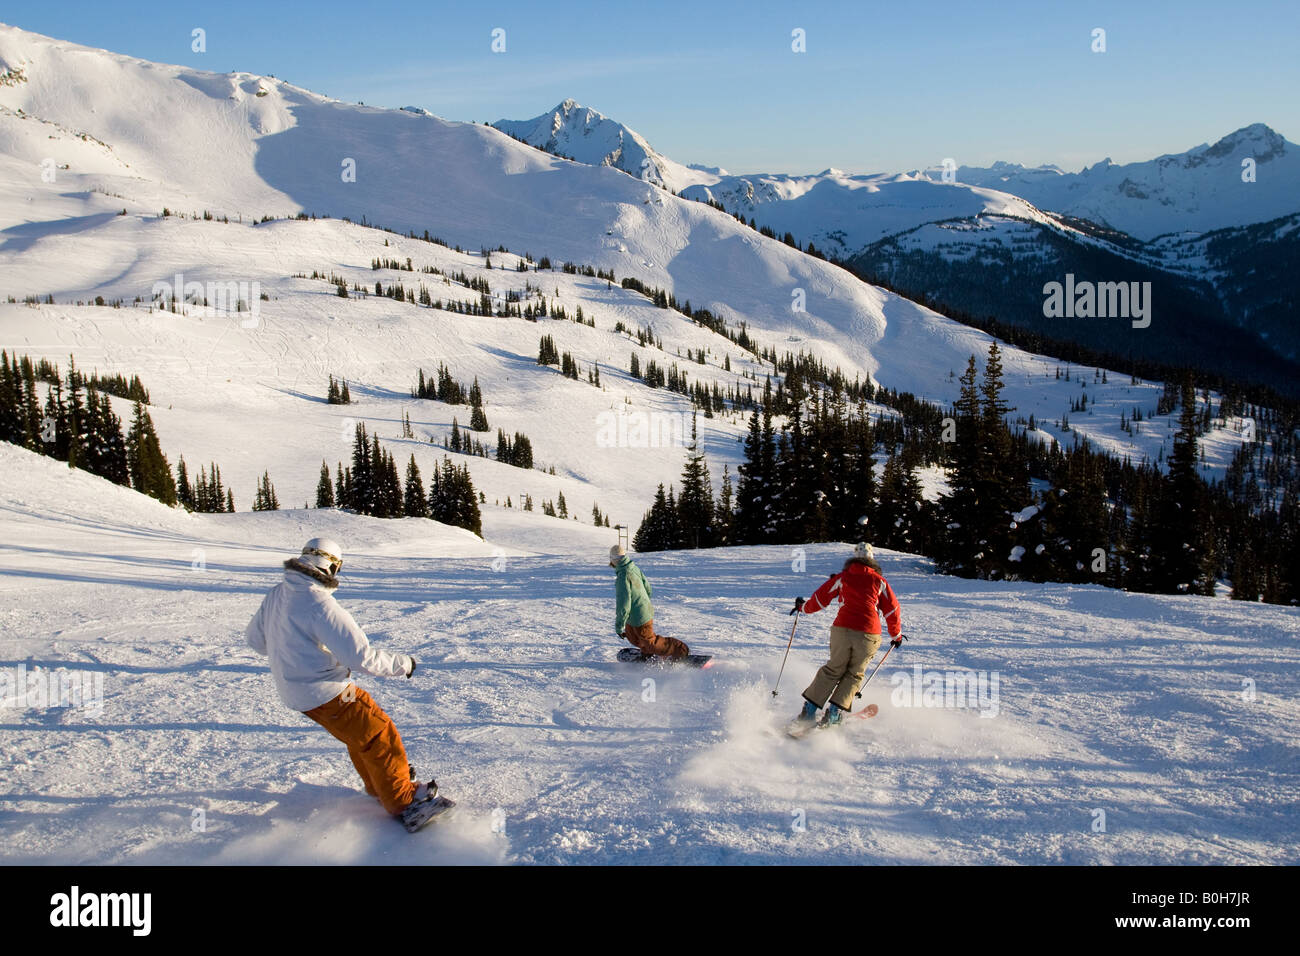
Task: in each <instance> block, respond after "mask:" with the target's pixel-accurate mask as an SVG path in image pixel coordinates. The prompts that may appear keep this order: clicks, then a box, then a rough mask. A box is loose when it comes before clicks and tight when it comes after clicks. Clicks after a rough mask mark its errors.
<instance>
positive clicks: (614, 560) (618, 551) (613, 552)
mask: <svg viewBox="0 0 1300 956" xmlns="http://www.w3.org/2000/svg"><path fill="white" fill-rule="evenodd" d="M625 554H627V548H625V547H623V545H621V544H616V545H614V546H613V547H611V548H610V549H609V564H610V567H613V566H614V565H616V564H618V562H619V559H620V558H622V557H623V555H625Z"/></svg>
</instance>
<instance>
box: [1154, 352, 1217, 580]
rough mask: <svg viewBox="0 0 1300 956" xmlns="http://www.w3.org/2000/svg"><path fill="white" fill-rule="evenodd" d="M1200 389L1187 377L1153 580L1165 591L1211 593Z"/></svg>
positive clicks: (1210, 538)
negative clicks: (1199, 423) (1198, 401)
mask: <svg viewBox="0 0 1300 956" xmlns="http://www.w3.org/2000/svg"><path fill="white" fill-rule="evenodd" d="M1196 434H1197V417H1196V392H1195V390H1194V389H1193V388H1192V383H1191V379H1190V378H1188V379H1186V380H1184V382H1183V386H1182V399H1181V408H1180V411H1179V416H1178V431H1177V433H1176V434H1175V435H1174V451H1173V454H1172V455H1170V456H1169V472H1168V478H1167V480H1166V488H1167V492H1166V494H1165V495H1164V500H1163V501H1162V503H1161V504H1162V507H1161V509H1160V511H1159V518H1158V524H1157V527H1156V530H1155V542H1154V545H1155V553H1154V565H1155V567H1154V571H1155V574H1154V581H1153V584H1154V586H1155V587H1156V589H1157V590H1159V591H1163V592H1164V593H1167V594H1213V593H1214V578H1215V574H1214V572H1215V567H1216V566H1215V562H1214V553H1213V549H1212V547H1211V542H1212V541H1213V534H1214V530H1215V529H1214V523H1213V517H1212V514H1211V511H1210V508H1209V494H1208V489H1207V488H1206V487H1205V483H1204V482H1203V481H1202V480H1201V477H1200V474H1199V473H1198V471H1197V459H1198V451H1199V449H1198V442H1197V438H1196Z"/></svg>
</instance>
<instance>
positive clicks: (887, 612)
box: [803, 563, 903, 637]
mask: <svg viewBox="0 0 1300 956" xmlns="http://www.w3.org/2000/svg"><path fill="white" fill-rule="evenodd" d="M832 601H839V602H840V613H839V614H837V615H835V626H836V627H847V628H848V629H849V630H851V631H861V632H862V633H864V634H879V633H880V616H881V615H883V616H884V618H885V620H886V621H887V622H888V623H889V636H890V637H898V635H899V634H901V633H902V631H903V618H902V613H901V611H900V610H899V607H898V598H896V597H894V591H893V588H891V587H890V586H889V582H888V581H886V580H885V579H884V578H883V577H881V575H880V572H879V571H876V570H875V569H874V568H869V567H867V566H866V565H865V564H856V563H855V564H850V565H849V567H848V570H846V571H842V572H840V573H839V574H832V575H831V576H830V577H829V578H828V579H827V581H826V583H825V584H823V585H822V586H821V587H819V588H818V589H817V590H816V591H814V592H813V596H812V597H810V598H809V599H808V600H807V601H805V602H804V606H803V612H804V613H805V614H815V613H816V612H817V611H820V610H821V609H822V608H824V607H830V605H831V602H832ZM877 608H879V614H878V613H877Z"/></svg>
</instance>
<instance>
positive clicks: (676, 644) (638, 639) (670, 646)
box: [623, 621, 690, 657]
mask: <svg viewBox="0 0 1300 956" xmlns="http://www.w3.org/2000/svg"><path fill="white" fill-rule="evenodd" d="M623 636H624V637H626V638H627V639H628V641H630V642H631V644H632V646H633V647H635V648H636V649H637V650H639V651H640V652H641V653H642V654H652V655H654V656H656V657H685V656H686V655H687V654H689V653H690V650H689V649H688V648H687V646H686V645H685V644H683V643H682V642H681V641H679V640H676V639H675V638H671V637H660V636H659V635H658V634H656V633H655V622H654V621H646V622H645V623H644V624H639V625H634V624H632V623H631V622H630V621H629V622H628V623H627V624H625V625H623Z"/></svg>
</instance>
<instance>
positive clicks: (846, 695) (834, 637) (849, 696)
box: [803, 626, 880, 710]
mask: <svg viewBox="0 0 1300 956" xmlns="http://www.w3.org/2000/svg"><path fill="white" fill-rule="evenodd" d="M879 649H880V635H879V634H864V633H862V632H861V631H851V630H849V629H848V628H847V627H835V626H832V627H831V659H830V660H828V661H827V662H826V663H825V664H823V665H822V667H821V669H820V670H818V671H817V673H816V674H815V675H814V676H813V679H812V683H811V684H809V685H808V689H807V690H805V691H804V692H803V696H804V700H806V701H809V702H811V703H812V704H815V705H816V706H817V708H818V709H820V708H822V707H825V706H826V701H827V700H829V701H830V702H831V703H832V704H834V705H835V706H837V707H839V708H840V709H842V710H852V709H853V695H854V694H856V693H857V692H858V688H859V687H861V686H862V680H863V678H864V677H866V676H867V662H868V661H870V660H871V658H873V657H874V656H875V655H876V651H877V650H879Z"/></svg>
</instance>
